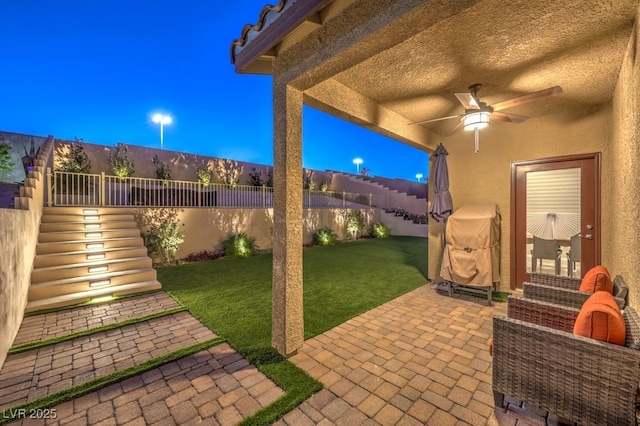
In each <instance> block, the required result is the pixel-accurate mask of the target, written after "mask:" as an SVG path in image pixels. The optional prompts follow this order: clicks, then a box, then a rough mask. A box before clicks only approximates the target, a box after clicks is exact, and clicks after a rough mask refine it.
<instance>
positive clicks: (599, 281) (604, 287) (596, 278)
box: [580, 265, 613, 294]
mask: <svg viewBox="0 0 640 426" xmlns="http://www.w3.org/2000/svg"><path fill="white" fill-rule="evenodd" d="M580 291H584V292H587V293H595V292H596V291H606V292H609V293H611V294H613V283H612V282H611V275H609V271H608V270H607V268H605V267H604V266H602V265H598V266H594V267H593V268H591V269H589V270H588V271H587V273H586V274H584V278H583V279H582V282H581V283H580Z"/></svg>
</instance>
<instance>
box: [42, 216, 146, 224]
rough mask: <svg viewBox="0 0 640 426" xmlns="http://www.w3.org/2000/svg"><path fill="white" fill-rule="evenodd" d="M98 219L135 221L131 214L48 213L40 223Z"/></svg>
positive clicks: (94, 220) (92, 220) (93, 220)
mask: <svg viewBox="0 0 640 426" xmlns="http://www.w3.org/2000/svg"><path fill="white" fill-rule="evenodd" d="M100 220H108V221H109V222H114V221H124V222H130V221H135V217H134V216H133V215H132V214H103V215H97V214H93V215H88V214H49V215H43V216H42V222H41V223H59V222H81V221H85V222H96V221H100Z"/></svg>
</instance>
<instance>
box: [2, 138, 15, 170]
mask: <svg viewBox="0 0 640 426" xmlns="http://www.w3.org/2000/svg"><path fill="white" fill-rule="evenodd" d="M12 168H13V163H12V162H11V145H10V144H9V143H8V142H0V175H1V174H4V173H9V172H10V171H11V169H12Z"/></svg>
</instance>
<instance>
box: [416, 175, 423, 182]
mask: <svg viewBox="0 0 640 426" xmlns="http://www.w3.org/2000/svg"><path fill="white" fill-rule="evenodd" d="M416 179H418V182H420V179H422V173H418V174H417V175H416Z"/></svg>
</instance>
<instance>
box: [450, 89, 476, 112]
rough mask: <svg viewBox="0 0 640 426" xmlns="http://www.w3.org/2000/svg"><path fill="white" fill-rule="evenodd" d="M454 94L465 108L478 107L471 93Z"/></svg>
mask: <svg viewBox="0 0 640 426" xmlns="http://www.w3.org/2000/svg"><path fill="white" fill-rule="evenodd" d="M455 95H456V98H458V100H459V101H460V103H461V104H462V106H464V108H465V109H480V105H478V101H476V98H474V97H473V95H472V94H471V93H456V94H455Z"/></svg>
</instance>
